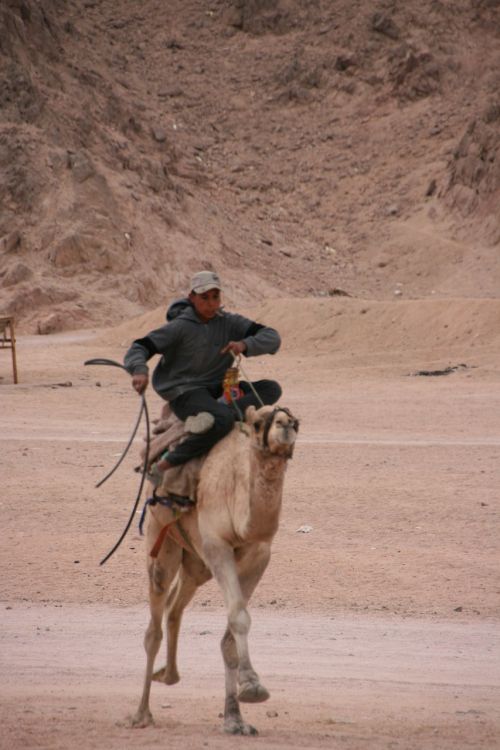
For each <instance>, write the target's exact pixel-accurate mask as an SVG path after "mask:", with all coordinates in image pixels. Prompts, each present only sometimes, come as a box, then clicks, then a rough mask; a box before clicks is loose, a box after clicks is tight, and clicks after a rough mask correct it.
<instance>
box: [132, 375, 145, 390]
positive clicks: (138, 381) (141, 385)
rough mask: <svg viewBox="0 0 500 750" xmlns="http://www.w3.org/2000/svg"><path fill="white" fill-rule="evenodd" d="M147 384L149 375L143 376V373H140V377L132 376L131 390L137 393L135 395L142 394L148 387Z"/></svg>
mask: <svg viewBox="0 0 500 750" xmlns="http://www.w3.org/2000/svg"><path fill="white" fill-rule="evenodd" d="M148 383H149V375H144V373H141V374H140V375H132V388H133V389H134V390H135V391H137V393H144V391H145V390H146V388H147V387H148Z"/></svg>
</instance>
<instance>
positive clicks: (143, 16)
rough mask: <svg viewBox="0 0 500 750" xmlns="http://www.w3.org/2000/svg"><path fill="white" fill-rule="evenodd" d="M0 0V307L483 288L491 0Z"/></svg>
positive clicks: (489, 217)
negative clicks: (197, 288) (213, 286)
mask: <svg viewBox="0 0 500 750" xmlns="http://www.w3.org/2000/svg"><path fill="white" fill-rule="evenodd" d="M165 5H166V4H164V3H158V2H156V1H154V0H146V1H145V2H143V3H140V4H138V3H136V2H132V1H131V0H116V1H115V2H111V0H109V1H108V0H102V1H101V2H96V0H75V1H73V2H71V3H70V2H67V0H44V2H35V0H24V1H23V2H21V1H20V0H5V2H4V3H3V4H2V7H1V8H0V24H1V33H0V71H1V75H2V80H3V86H2V89H1V91H0V108H1V115H0V207H1V214H0V307H1V309H2V310H5V311H8V312H11V313H13V314H15V315H16V316H17V317H18V318H19V319H20V322H21V328H24V330H40V331H50V330H58V329H60V328H67V327H77V326H82V325H83V326H89V325H101V324H104V323H116V322H118V321H119V320H121V319H122V318H124V317H128V316H131V315H134V314H137V313H139V312H141V311H143V310H145V309H148V308H151V307H153V306H155V305H157V304H160V303H161V302H162V301H163V300H168V299H169V298H170V297H172V296H173V295H175V294H177V293H178V292H179V291H180V290H184V289H185V287H186V285H187V284H188V279H189V277H190V275H191V273H192V272H193V270H197V269H199V268H209V267H214V268H217V270H219V272H220V273H221V274H222V275H223V276H224V278H225V279H226V287H227V292H226V294H227V299H228V301H229V302H230V303H231V302H233V301H238V303H244V304H247V303H249V302H252V301H257V300H259V299H262V298H264V297H267V296H270V295H276V294H279V295H280V296H290V295H297V294H301V295H331V294H336V293H338V290H347V291H348V292H349V293H351V294H353V295H358V296H372V297H376V298H389V297H390V298H392V297H393V295H394V293H395V292H398V293H400V294H403V295H405V296H407V297H412V296H427V295H430V294H432V293H433V294H437V295H440V294H442V295H461V294H465V295H475V296H495V295H497V294H498V289H500V283H499V281H500V280H499V259H498V253H497V250H496V246H497V243H498V241H499V239H500V228H499V227H500V224H499V214H498V191H499V189H500V185H499V180H500V173H499V170H498V153H497V152H498V143H499V138H498V136H499V127H500V126H499V123H500V117H499V115H498V111H499V106H500V105H499V102H498V95H497V92H498V73H497V70H499V69H500V65H499V62H500V36H499V29H500V4H499V3H496V2H469V1H468V0H467V2H466V1H465V0H463V1H459V2H453V3H452V2H437V1H431V0H429V1H428V2H424V3H423V4H422V3H418V4H417V3H410V4H408V3H405V4H404V6H403V7H399V4H395V3H393V2H380V3H378V4H377V6H376V8H375V7H374V6H373V4H372V3H364V2H361V1H358V2H354V3H353V2H347V0H339V2H335V3H332V2H326V0H325V1H324V2H322V0H315V2H312V3H307V7H305V4H304V3H300V2H298V0H234V1H233V2H230V1H229V0H219V1H218V2H214V3H210V4H207V3H206V2H201V0H200V1H195V0H192V1H188V2H181V1H180V0H179V1H178V2H177V1H176V0H173V2H171V3H168V7H165Z"/></svg>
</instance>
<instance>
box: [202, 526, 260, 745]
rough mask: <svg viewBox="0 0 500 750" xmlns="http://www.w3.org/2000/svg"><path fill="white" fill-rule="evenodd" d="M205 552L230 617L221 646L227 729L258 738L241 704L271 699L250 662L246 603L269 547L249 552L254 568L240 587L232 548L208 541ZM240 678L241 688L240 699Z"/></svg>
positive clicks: (232, 732) (249, 550)
mask: <svg viewBox="0 0 500 750" xmlns="http://www.w3.org/2000/svg"><path fill="white" fill-rule="evenodd" d="M203 551H204V555H205V559H206V560H207V562H208V564H209V566H210V569H211V571H212V573H213V575H214V577H215V578H216V580H217V582H218V583H219V585H220V587H221V590H222V592H223V595H224V599H225V603H226V609H227V613H228V629H227V631H226V634H225V635H224V638H223V639H222V644H221V647H222V653H223V656H224V663H225V670H226V702H225V710H224V729H225V731H226V732H229V733H231V734H256V730H255V729H254V727H252V726H251V725H249V724H246V723H245V722H244V721H243V719H242V717H241V713H240V708H239V700H244V701H251V702H258V701H262V700H266V699H267V698H268V697H269V693H268V692H267V690H266V689H265V688H264V687H263V686H262V685H261V684H260V680H259V677H258V675H257V673H256V672H255V670H254V668H253V666H252V664H251V661H250V655H249V650H248V632H249V629H250V615H249V614H248V611H247V609H246V603H247V601H248V599H249V597H250V595H251V593H252V591H253V590H254V588H255V586H256V585H257V583H258V581H259V580H260V578H261V576H262V574H263V572H264V570H265V569H266V566H267V563H268V561H269V547H268V545H255V546H252V547H251V548H248V554H247V556H246V557H247V560H250V558H251V557H252V555H253V556H254V558H253V565H251V566H245V568H246V570H245V572H244V574H243V575H242V576H241V583H240V578H239V576H238V570H237V565H236V561H235V556H234V551H233V549H232V547H230V546H229V545H227V544H225V543H224V542H221V541H220V540H216V541H212V542H207V541H205V543H204V546H203ZM238 678H239V683H240V685H241V690H240V695H239V696H238V695H237V688H238Z"/></svg>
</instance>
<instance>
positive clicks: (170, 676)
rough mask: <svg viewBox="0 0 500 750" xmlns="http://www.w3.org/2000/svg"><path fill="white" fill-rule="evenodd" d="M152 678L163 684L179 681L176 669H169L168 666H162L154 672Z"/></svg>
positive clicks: (173, 683) (172, 683)
mask: <svg viewBox="0 0 500 750" xmlns="http://www.w3.org/2000/svg"><path fill="white" fill-rule="evenodd" d="M152 679H153V680H155V681H156V682H163V683H164V684H165V685H175V684H176V683H177V682H180V679H181V678H180V677H179V673H178V671H177V670H170V669H168V667H162V668H161V669H158V670H157V671H156V672H155V673H154V675H153V677H152Z"/></svg>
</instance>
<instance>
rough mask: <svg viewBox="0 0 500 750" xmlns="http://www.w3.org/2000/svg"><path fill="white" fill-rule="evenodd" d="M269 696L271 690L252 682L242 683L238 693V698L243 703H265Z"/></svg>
mask: <svg viewBox="0 0 500 750" xmlns="http://www.w3.org/2000/svg"><path fill="white" fill-rule="evenodd" d="M268 698H269V691H268V690H266V688H265V687H264V686H263V685H261V684H260V683H257V684H256V685H254V684H253V683H251V682H247V683H246V684H243V685H241V687H240V692H239V693H238V700H239V701H241V702H242V703H263V702H264V701H267V699H268Z"/></svg>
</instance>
